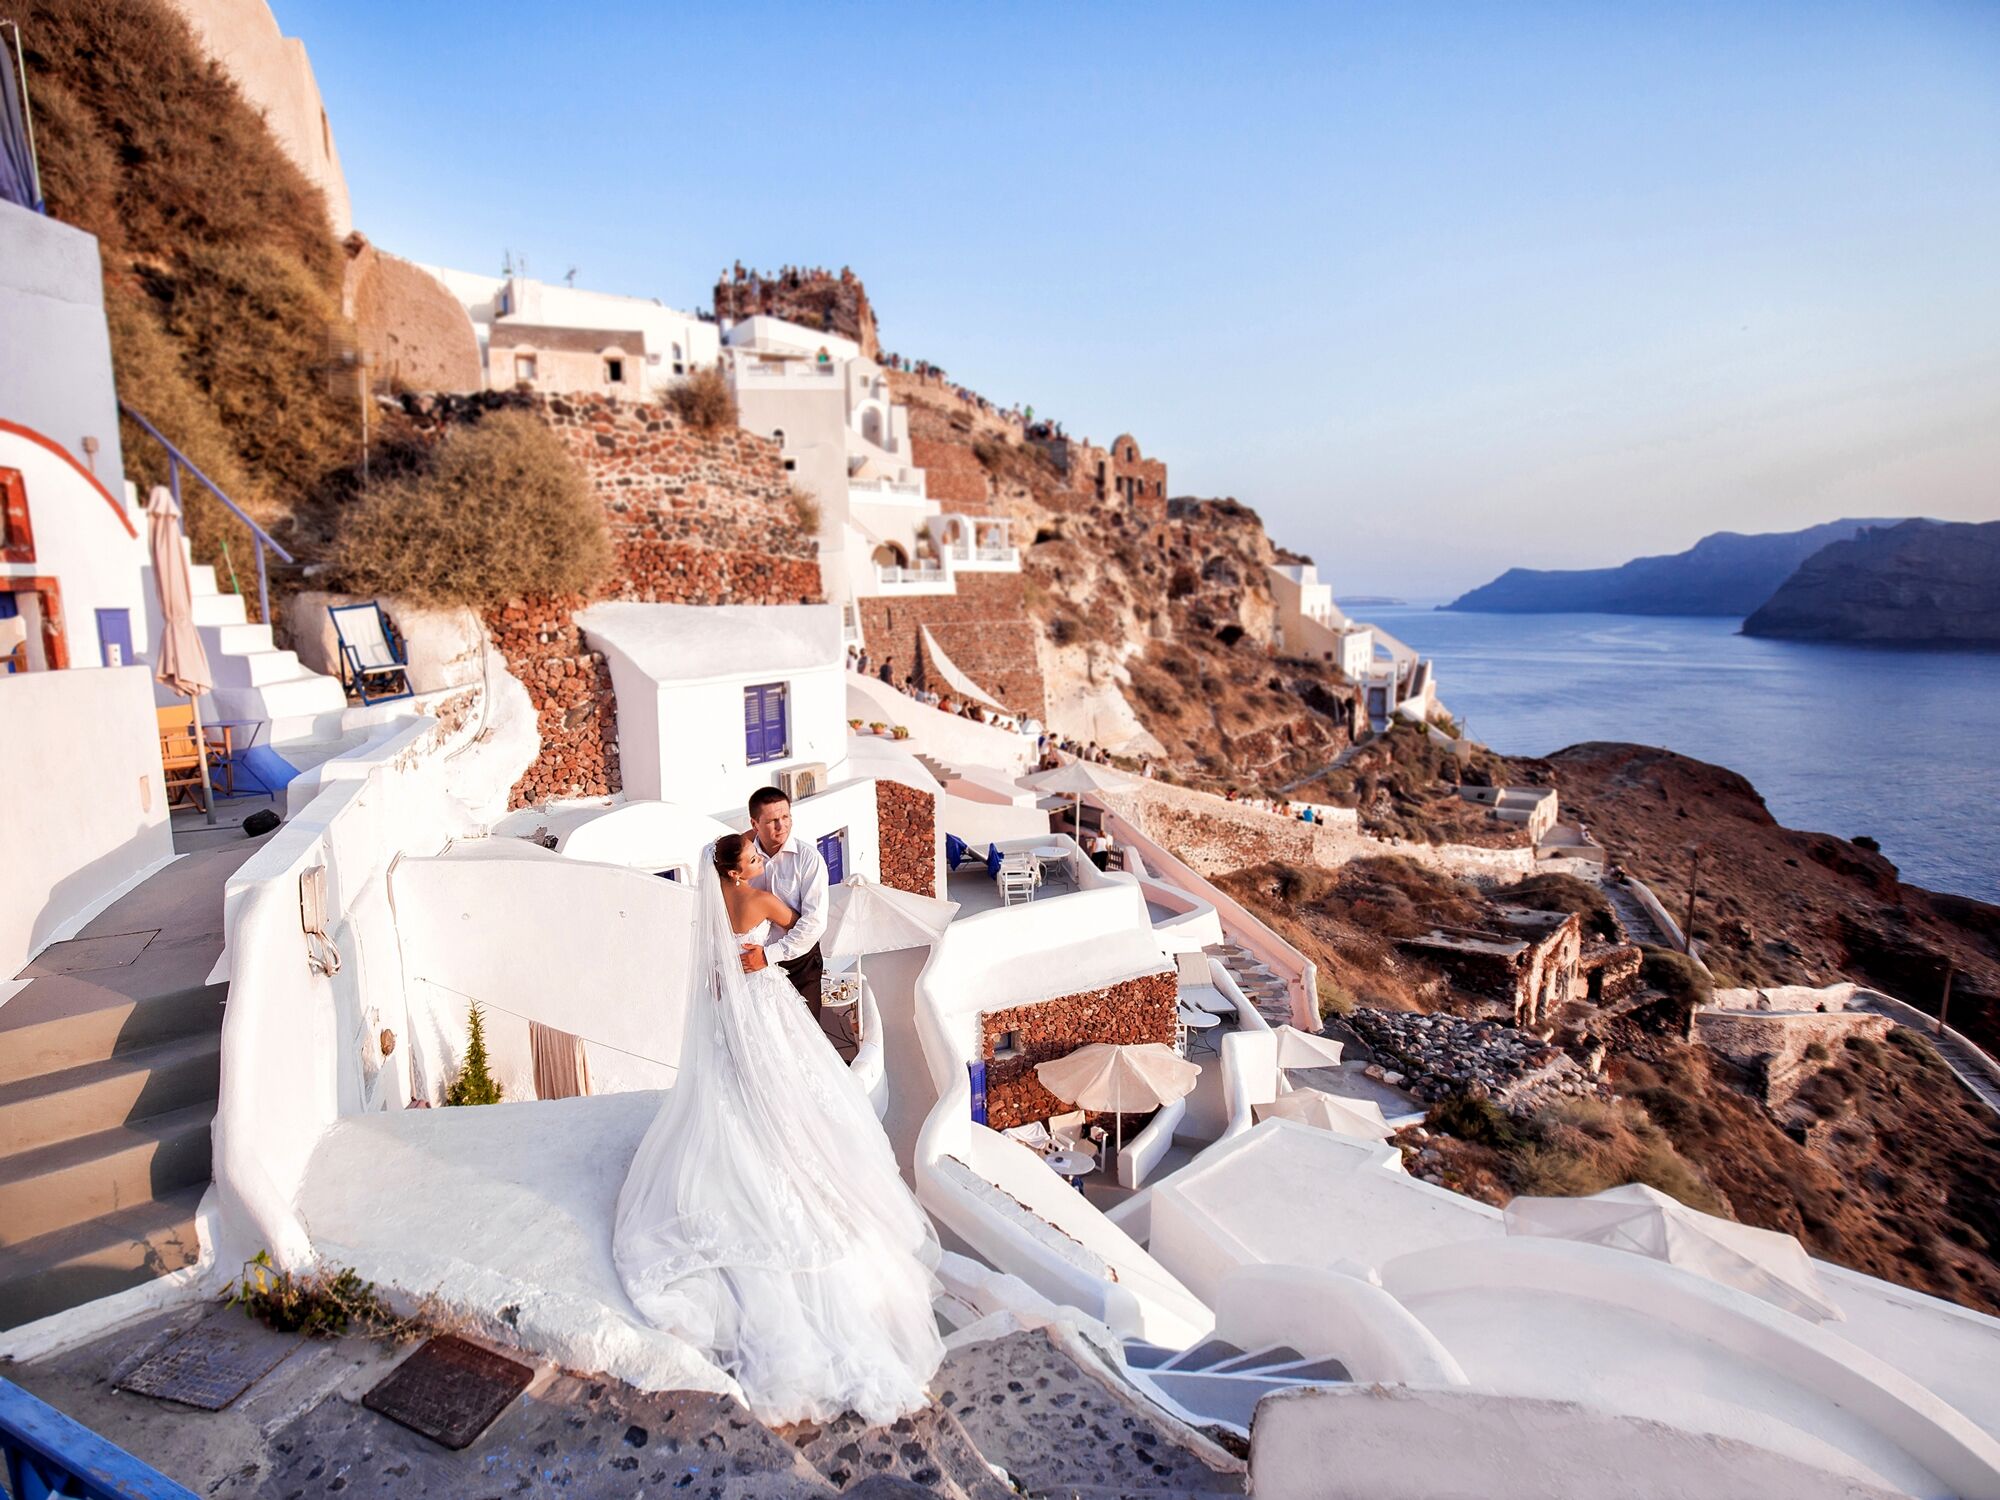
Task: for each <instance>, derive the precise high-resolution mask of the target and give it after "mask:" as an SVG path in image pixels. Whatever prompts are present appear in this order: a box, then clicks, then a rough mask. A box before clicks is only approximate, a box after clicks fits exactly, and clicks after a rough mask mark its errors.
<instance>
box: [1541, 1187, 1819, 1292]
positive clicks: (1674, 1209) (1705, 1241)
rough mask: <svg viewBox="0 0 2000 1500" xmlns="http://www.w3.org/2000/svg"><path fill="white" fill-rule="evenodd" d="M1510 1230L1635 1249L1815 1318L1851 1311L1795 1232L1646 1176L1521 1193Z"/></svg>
mask: <svg viewBox="0 0 2000 1500" xmlns="http://www.w3.org/2000/svg"><path fill="white" fill-rule="evenodd" d="M1507 1232H1508V1233H1509V1234H1525V1235H1539V1236H1542V1237H1544V1238H1548V1239H1559V1240H1575V1241H1577V1242H1579V1243H1581V1244H1586V1245H1604V1246H1607V1247H1609V1248H1610V1249H1613V1250H1630V1251H1632V1252H1633V1253H1635V1254H1638V1255H1645V1256H1649V1257H1651V1258H1652V1259H1654V1260H1663V1261H1665V1262H1667V1263H1668V1264H1669V1265H1673V1266H1679V1267H1680V1268H1681V1269H1682V1270H1684V1271H1690V1272H1692V1273H1693V1274H1695V1275H1696V1276H1705V1277H1707V1278H1708V1279H1709V1280H1710V1281H1715V1282H1720V1283H1721V1284H1722V1285H1724V1286H1733V1287H1735V1288H1737V1289H1738V1290H1739V1291H1745V1292H1748V1293H1750V1295H1751V1296H1753V1297H1761V1298H1762V1299H1763V1300H1764V1301H1766V1302H1769V1303H1771V1304H1772V1305H1773V1306H1776V1307H1782V1308H1783V1309H1785V1311H1787V1312H1792V1313H1797V1314H1798V1315H1799V1316H1800V1317H1802V1318H1806V1319H1808V1320H1810V1321H1812V1322H1815V1323H1818V1322H1836V1321H1841V1320H1844V1319H1845V1318H1846V1316H1847V1315H1846V1314H1845V1313H1844V1312H1842V1311H1841V1309H1840V1306H1839V1304H1837V1303H1836V1302H1834V1300H1833V1299H1832V1298H1831V1297H1830V1296H1828V1295H1827V1292H1826V1288H1825V1287H1823V1286H1822V1285H1821V1284H1820V1280H1819V1275H1818V1273H1817V1272H1815V1271H1814V1270H1813V1263H1812V1259H1811V1257H1810V1256H1808V1255H1807V1254H1806V1252H1805V1247H1804V1246H1803V1245H1801V1244H1800V1243H1799V1242H1798V1241H1797V1240H1796V1239H1794V1238H1793V1237H1792V1236H1791V1235H1789V1234H1779V1233H1777V1232H1776V1231H1775V1230H1770V1229H1757V1228H1754V1227H1752V1226H1751V1225H1749V1224H1738V1223H1737V1222H1736V1221H1735V1220H1734V1219H1719V1218H1717V1217H1716V1216H1715V1215H1714V1214H1705V1213H1702V1212H1701V1211H1700V1210H1699V1209H1693V1208H1689V1207H1688V1206H1687V1205H1686V1204H1685V1203H1681V1202H1679V1201H1678V1200H1676V1199H1673V1198H1669V1197H1668V1196H1667V1195H1666V1194H1665V1193H1662V1192H1660V1191H1659V1190H1658V1189H1656V1188H1650V1187H1647V1186H1646V1185H1645V1184H1644V1183H1640V1182H1633V1183H1627V1184H1626V1185H1625V1186H1624V1187H1615V1188H1607V1189H1605V1190H1604V1191H1603V1192H1601V1193H1593V1194H1591V1195H1590V1196H1589V1197H1588V1198H1516V1199H1515V1200H1514V1201H1513V1202H1512V1203H1510V1204H1508V1205H1507Z"/></svg>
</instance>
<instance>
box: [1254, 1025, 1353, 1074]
mask: <svg viewBox="0 0 2000 1500" xmlns="http://www.w3.org/2000/svg"><path fill="white" fill-rule="evenodd" d="M1271 1030H1272V1033H1273V1034H1274V1035H1275V1036H1276V1037H1277V1038H1278V1066H1279V1067H1281V1068H1331V1067H1337V1066H1338V1065H1339V1063H1340V1043H1338V1042H1336V1041H1335V1040H1334V1039H1333V1038H1332V1037H1330V1036H1315V1035H1313V1033H1311V1032H1310V1031H1301V1030H1299V1028H1298V1027H1296V1026H1274V1027H1272V1028H1271Z"/></svg>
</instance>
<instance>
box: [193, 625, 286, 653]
mask: <svg viewBox="0 0 2000 1500" xmlns="http://www.w3.org/2000/svg"><path fill="white" fill-rule="evenodd" d="M195 629H196V630H197V631H199V632H200V634H201V644H202V649H203V650H205V651H207V652H208V654H209V656H210V657H211V658H214V657H217V656H248V655H249V654H250V653H251V652H252V651H270V650H272V649H274V647H273V644H272V641H271V627H270V626H268V625H252V624H243V625H197V626H196V627H195Z"/></svg>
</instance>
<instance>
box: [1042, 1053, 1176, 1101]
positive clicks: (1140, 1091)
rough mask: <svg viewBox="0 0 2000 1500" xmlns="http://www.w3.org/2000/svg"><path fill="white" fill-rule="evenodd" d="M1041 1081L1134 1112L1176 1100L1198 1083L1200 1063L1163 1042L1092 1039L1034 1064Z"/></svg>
mask: <svg viewBox="0 0 2000 1500" xmlns="http://www.w3.org/2000/svg"><path fill="white" fill-rule="evenodd" d="M1035 1076H1036V1077H1037V1078H1039V1079H1041V1081H1042V1087H1043V1088H1045V1089H1047V1090H1048V1091H1049V1092H1050V1093H1051V1094H1054V1095H1055V1096H1056V1097H1057V1098H1058V1099H1062V1100H1066V1101H1067V1102H1069V1103H1071V1104H1074V1105H1077V1106H1078V1107H1079V1108H1082V1109H1096V1110H1115V1111H1117V1112H1118V1113H1119V1114H1132V1113H1136V1112H1137V1111H1139V1110H1142V1109H1157V1108H1159V1107H1160V1106H1161V1105H1162V1104H1171V1103H1173V1101H1174V1100H1176V1099H1178V1098H1180V1097H1182V1096H1183V1095H1184V1094H1186V1093H1187V1092H1188V1091H1189V1090H1190V1089H1192V1088H1193V1087H1194V1083H1195V1079H1197V1078H1198V1077H1200V1076H1201V1065H1200V1064H1199V1063H1191V1062H1189V1061H1188V1060H1187V1059H1186V1058H1184V1057H1182V1056H1181V1055H1180V1054H1179V1053H1178V1052H1176V1051H1174V1049H1173V1048H1171V1047H1168V1046H1166V1045H1164V1044H1162V1043H1160V1042H1142V1043H1139V1044H1138V1045H1135V1046H1128V1047H1120V1046H1116V1045H1114V1044H1113V1043H1111V1042H1092V1043H1091V1044H1090V1045H1089V1046H1087V1047H1079V1048H1077V1049H1076V1051H1074V1052H1072V1053H1070V1054H1069V1056H1067V1057H1058V1058H1056V1059H1055V1060H1054V1061H1053V1062H1045V1063H1037V1064H1035Z"/></svg>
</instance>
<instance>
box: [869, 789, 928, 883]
mask: <svg viewBox="0 0 2000 1500" xmlns="http://www.w3.org/2000/svg"><path fill="white" fill-rule="evenodd" d="M875 826H876V832H877V834H878V835H879V836H880V837H881V840H882V884H884V885H889V886H894V887H895V888H896V889H897V890H899V891H912V892H914V893H916V894H917V895H919V896H935V895H937V894H939V892H938V888H937V798H935V797H933V796H932V795H931V794H930V793H929V792H924V791H919V790H918V789H917V788H916V787H913V786H904V785H903V784H902V782H900V781H877V782H876V783H875Z"/></svg>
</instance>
